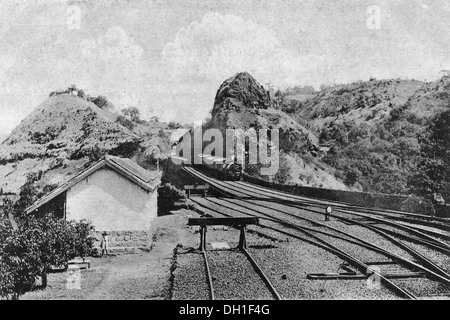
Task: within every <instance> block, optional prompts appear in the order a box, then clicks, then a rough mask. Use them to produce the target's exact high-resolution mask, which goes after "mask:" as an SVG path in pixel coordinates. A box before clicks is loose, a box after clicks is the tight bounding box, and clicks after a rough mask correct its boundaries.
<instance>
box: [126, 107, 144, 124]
mask: <svg viewBox="0 0 450 320" xmlns="http://www.w3.org/2000/svg"><path fill="white" fill-rule="evenodd" d="M122 114H123V115H124V116H128V117H130V119H131V121H133V122H136V123H140V121H141V113H140V111H139V109H138V108H136V107H128V108H126V109H122Z"/></svg>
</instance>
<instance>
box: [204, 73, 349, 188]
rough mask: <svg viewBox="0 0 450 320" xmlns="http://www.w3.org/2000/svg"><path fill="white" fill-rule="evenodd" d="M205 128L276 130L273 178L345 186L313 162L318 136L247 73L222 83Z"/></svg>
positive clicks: (320, 165)
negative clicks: (276, 165)
mask: <svg viewBox="0 0 450 320" xmlns="http://www.w3.org/2000/svg"><path fill="white" fill-rule="evenodd" d="M205 128H218V129H220V130H221V131H222V132H225V130H226V129H229V128H232V129H243V130H248V129H250V128H253V129H255V130H256V131H258V130H260V129H278V130H279V133H280V136H279V140H280V152H281V164H280V172H279V174H278V175H277V176H276V177H275V179H276V180H279V182H283V183H299V184H302V185H314V186H321V187H328V188H336V189H346V187H345V185H343V184H342V183H341V182H339V181H337V180H336V179H334V177H333V174H332V170H331V169H330V168H327V166H326V165H324V164H321V163H319V162H317V163H315V162H314V159H315V157H317V156H318V153H319V144H318V142H319V139H318V137H317V136H316V135H314V134H313V133H312V132H310V131H309V130H308V129H306V128H305V127H304V126H302V125H300V124H299V123H298V122H297V121H296V120H295V119H294V118H293V117H291V116H290V115H288V114H287V113H285V112H283V110H282V109H281V108H280V104H279V102H278V101H277V100H276V99H274V98H272V97H271V95H270V93H269V91H267V90H266V89H264V87H263V86H262V85H260V84H259V83H258V82H257V81H256V80H255V79H254V78H253V77H252V76H251V75H250V74H248V73H246V72H242V73H238V74H236V75H235V76H234V77H232V78H230V79H228V80H226V81H224V82H223V83H222V85H221V86H220V88H219V90H218V91H217V94H216V98H215V101H214V107H213V109H212V112H211V120H210V121H209V122H208V123H207V124H206V125H205ZM328 169H330V170H328ZM265 178H268V177H265Z"/></svg>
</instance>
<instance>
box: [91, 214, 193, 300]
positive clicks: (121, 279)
mask: <svg viewBox="0 0 450 320" xmlns="http://www.w3.org/2000/svg"><path fill="white" fill-rule="evenodd" d="M187 214H188V212H187V211H181V212H179V213H178V214H176V215H173V216H167V217H160V218H158V223H157V227H156V231H155V236H154V242H153V246H152V250H151V251H150V252H149V253H145V254H139V255H123V256H117V257H113V258H108V260H109V261H108V263H107V264H106V265H105V267H106V268H107V275H106V277H105V278H104V280H103V281H102V282H101V283H100V285H99V286H98V287H97V288H96V289H95V290H94V292H92V293H91V294H89V295H88V296H86V299H88V300H92V299H94V300H104V299H106V300H111V299H114V300H116V299H120V300H130V299H157V300H158V299H167V298H168V295H169V290H170V275H171V273H170V268H171V265H172V259H173V250H174V248H175V247H176V245H177V244H178V243H185V242H186V239H185V237H186V233H185V232H184V231H185V230H186V215H187Z"/></svg>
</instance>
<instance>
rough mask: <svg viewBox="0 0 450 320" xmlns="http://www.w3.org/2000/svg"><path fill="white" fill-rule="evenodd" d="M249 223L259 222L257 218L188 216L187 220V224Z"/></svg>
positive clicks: (232, 224)
mask: <svg viewBox="0 0 450 320" xmlns="http://www.w3.org/2000/svg"><path fill="white" fill-rule="evenodd" d="M249 224H259V218H257V217H239V218H189V220H188V225H189V226H246V225H249Z"/></svg>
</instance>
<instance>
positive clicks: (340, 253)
mask: <svg viewBox="0 0 450 320" xmlns="http://www.w3.org/2000/svg"><path fill="white" fill-rule="evenodd" d="M193 202H197V201H195V200H193ZM200 205H201V204H200ZM207 209H209V208H207ZM209 210H211V209H209ZM197 211H198V212H201V210H199V209H198V208H197ZM214 212H216V213H218V214H220V215H223V216H228V217H232V216H231V215H228V214H225V213H222V212H219V211H216V210H214ZM203 214H205V213H204V212H203ZM258 226H260V227H262V228H266V229H269V230H272V231H275V232H278V233H281V234H283V235H286V236H289V237H291V238H294V239H297V240H301V241H304V242H307V243H310V244H312V245H315V246H317V247H320V248H322V249H324V250H327V251H329V252H331V253H333V254H334V255H336V256H339V257H340V258H342V259H344V260H346V261H347V262H349V263H350V264H353V265H355V266H356V268H357V269H358V270H360V271H361V273H364V272H366V271H367V270H371V269H370V266H369V265H366V264H365V263H364V262H362V261H360V260H358V259H357V258H355V257H353V256H351V255H349V254H347V253H346V252H345V251H343V250H341V249H339V248H337V247H336V246H334V245H332V244H331V243H329V242H327V241H326V240H323V239H321V238H320V237H317V236H315V235H313V234H311V233H306V232H305V234H307V235H308V236H310V237H311V238H313V239H316V240H317V241H314V240H311V239H308V238H305V237H301V236H298V235H295V234H292V233H289V232H286V231H283V230H280V229H276V228H273V227H269V226H264V225H261V224H259V225H258ZM372 272H373V274H375V275H377V276H378V277H379V278H380V282H382V283H383V284H385V285H386V287H388V288H390V289H392V290H393V291H394V292H396V293H398V294H400V295H401V296H403V297H405V298H408V299H412V300H416V299H417V297H416V296H415V295H414V294H413V293H411V292H409V291H408V290H406V289H404V288H401V287H400V286H398V285H396V284H395V283H393V282H392V281H391V280H389V279H387V278H386V277H384V276H383V275H382V274H381V273H379V272H377V271H375V270H373V271H372Z"/></svg>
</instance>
